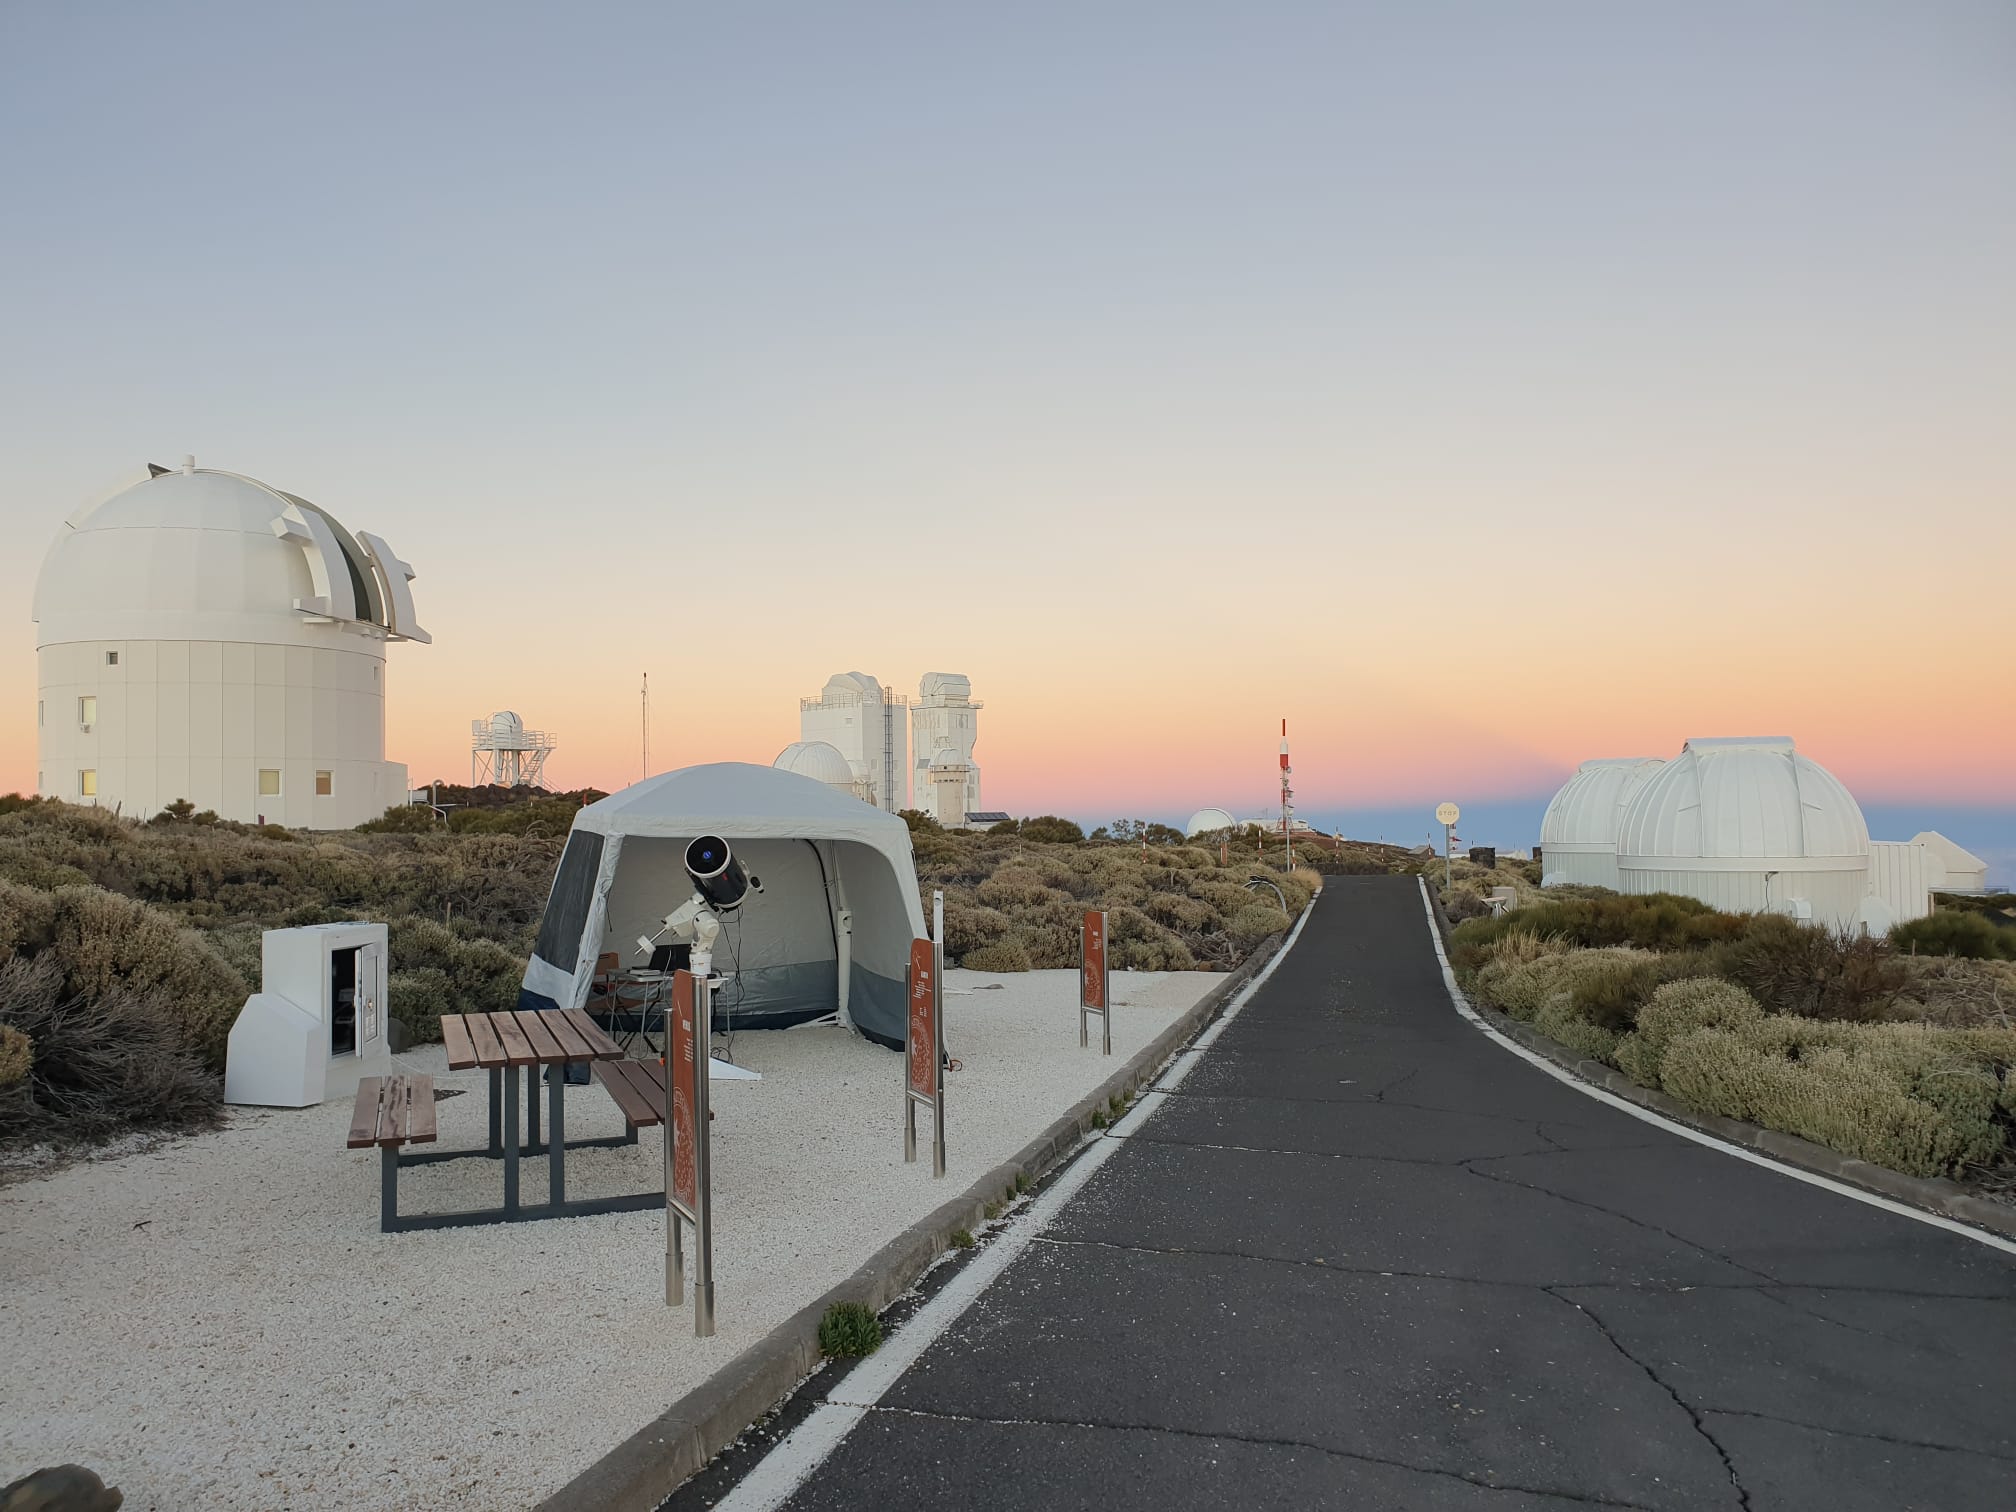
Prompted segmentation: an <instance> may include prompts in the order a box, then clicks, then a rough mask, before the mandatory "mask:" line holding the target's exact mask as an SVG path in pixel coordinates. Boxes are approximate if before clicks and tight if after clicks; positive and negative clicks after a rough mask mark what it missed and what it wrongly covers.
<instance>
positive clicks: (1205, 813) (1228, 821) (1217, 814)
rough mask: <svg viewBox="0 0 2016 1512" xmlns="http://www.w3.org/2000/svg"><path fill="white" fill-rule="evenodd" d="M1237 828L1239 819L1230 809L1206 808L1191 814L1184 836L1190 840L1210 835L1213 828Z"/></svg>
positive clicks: (1184, 827)
mask: <svg viewBox="0 0 2016 1512" xmlns="http://www.w3.org/2000/svg"><path fill="white" fill-rule="evenodd" d="M1275 827H1276V828H1277V829H1278V828H1279V827H1280V826H1279V825H1278V824H1277V825H1276V826H1275ZM1237 828H1239V821H1238V820H1237V819H1234V818H1233V817H1232V814H1231V811H1230V810H1229V809H1221V808H1204V809H1199V810H1197V812H1196V813H1194V814H1192V815H1191V816H1190V819H1189V822H1188V823H1186V824H1185V825H1184V826H1183V837H1184V839H1186V840H1189V839H1195V838H1196V837H1197V836H1198V835H1208V834H1210V833H1211V832H1212V831H1213V830H1236V829H1237Z"/></svg>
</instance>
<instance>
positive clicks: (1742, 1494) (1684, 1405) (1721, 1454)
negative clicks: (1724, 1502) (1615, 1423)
mask: <svg viewBox="0 0 2016 1512" xmlns="http://www.w3.org/2000/svg"><path fill="white" fill-rule="evenodd" d="M1540 1290H1542V1291H1544V1292H1546V1293H1547V1295H1548V1296H1550V1297H1553V1298H1554V1299H1555V1300H1556V1301H1557V1302H1565V1303H1567V1304H1568V1305H1569V1306H1570V1307H1572V1308H1574V1309H1575V1310H1576V1311H1577V1312H1579V1313H1580V1314H1582V1316H1583V1317H1585V1318H1587V1319H1588V1320H1589V1321H1590V1322H1591V1323H1593V1324H1595V1325H1596V1329H1597V1332H1599V1333H1601V1334H1602V1335H1603V1337H1604V1338H1606V1339H1608V1340H1609V1341H1610V1347H1611V1348H1612V1349H1614V1350H1616V1351H1617V1353H1618V1354H1620V1355H1622V1356H1623V1357H1624V1358H1625V1359H1627V1360H1629V1361H1630V1362H1631V1363H1632V1364H1633V1365H1636V1366H1637V1367H1638V1368H1639V1369H1640V1370H1642V1371H1644V1372H1645V1378H1646V1379H1647V1380H1648V1381H1650V1382H1651V1383H1652V1384H1653V1385H1654V1386H1657V1387H1658V1388H1659V1389H1660V1390H1661V1391H1663V1392H1665V1393H1666V1395H1667V1396H1669V1397H1671V1398H1672V1399H1673V1405H1674V1406H1676V1407H1678V1408H1679V1409H1680V1410H1681V1411H1682V1412H1684V1413H1686V1414H1687V1421H1688V1422H1690V1423H1692V1424H1693V1425H1694V1431H1695V1432H1696V1433H1698V1434H1700V1435H1701V1437H1702V1438H1703V1439H1705V1440H1706V1441H1707V1443H1708V1447H1709V1448H1710V1449H1713V1450H1714V1451H1715V1457H1716V1458H1717V1459H1719V1460H1721V1461H1722V1468H1723V1469H1724V1470H1725V1471H1727V1472H1728V1475H1729V1484H1730V1486H1731V1487H1733V1488H1734V1489H1735V1492H1736V1504H1737V1506H1739V1507H1743V1508H1746V1509H1747V1508H1748V1507H1749V1505H1750V1491H1749V1488H1748V1487H1746V1486H1745V1485H1744V1484H1743V1477H1742V1476H1740V1475H1738V1474H1737V1473H1736V1462H1735V1461H1734V1460H1733V1459H1731V1458H1730V1457H1729V1451H1728V1450H1727V1449H1724V1448H1723V1447H1722V1441H1721V1440H1720V1439H1718V1438H1716V1437H1715V1435H1714V1434H1712V1433H1710V1432H1709V1431H1708V1425H1707V1424H1706V1423H1704V1422H1703V1421H1702V1420H1701V1414H1700V1412H1699V1411H1697V1410H1696V1409H1695V1407H1694V1404H1693V1403H1691V1402H1689V1401H1688V1400H1687V1399H1686V1398H1685V1397H1683V1396H1682V1395H1680V1392H1679V1391H1678V1389H1677V1388H1675V1387H1674V1385H1673V1384H1672V1383H1671V1382H1670V1381H1668V1380H1666V1379H1665V1378H1664V1377H1663V1376H1661V1375H1660V1374H1659V1372H1658V1371H1656V1370H1654V1369H1653V1368H1652V1366H1651V1365H1650V1364H1649V1363H1648V1362H1647V1361H1645V1360H1641V1359H1640V1358H1639V1357H1638V1356H1637V1355H1635V1354H1633V1353H1632V1352H1631V1351H1630V1350H1629V1349H1626V1348H1625V1347H1624V1341H1623V1340H1622V1339H1620V1338H1618V1337H1617V1335H1616V1333H1615V1332H1614V1331H1613V1330H1612V1329H1611V1327H1610V1325H1609V1324H1608V1323H1605V1322H1604V1321H1603V1319H1602V1317H1601V1315H1599V1314H1598V1313H1596V1312H1595V1311H1593V1310H1592V1309H1590V1308H1587V1307H1584V1306H1583V1305H1582V1304H1581V1303H1580V1302H1577V1301H1576V1300H1575V1299H1574V1298H1573V1297H1567V1296H1563V1295H1562V1294H1561V1292H1559V1291H1557V1290H1555V1289H1554V1288H1553V1287H1551V1286H1543V1287H1541V1288H1540Z"/></svg>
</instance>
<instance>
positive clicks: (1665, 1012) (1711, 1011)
mask: <svg viewBox="0 0 2016 1512" xmlns="http://www.w3.org/2000/svg"><path fill="white" fill-rule="evenodd" d="M1763 1013H1764V1010H1763V1009H1762V1008H1759V1007H1758V1006H1757V1000H1756V999H1755V998H1753V997H1752V996H1750V994H1749V993H1747V992H1745V991H1744V990H1743V989H1742V988H1741V987H1738V986H1737V985H1736V984H1735V983H1733V982H1724V981H1721V980H1718V979H1717V978H1714V977H1688V978H1685V979H1683V980H1681V981H1677V982H1667V983H1666V984H1665V985H1663V986H1661V987H1660V988H1658V989H1657V990H1656V991H1655V992H1653V994H1652V1000H1651V1001H1650V1002H1648V1003H1647V1004H1646V1005H1645V1006H1644V1007H1643V1008H1641V1009H1639V1010H1638V1024H1637V1027H1636V1029H1634V1030H1633V1031H1632V1032H1631V1033H1630V1034H1627V1035H1626V1036H1624V1039H1623V1041H1622V1042H1621V1043H1620V1044H1619V1045H1618V1046H1617V1052H1616V1057H1615V1059H1616V1062H1617V1065H1618V1067H1619V1068H1620V1069H1621V1070H1622V1071H1623V1072H1624V1074H1625V1075H1627V1076H1629V1077H1630V1078H1631V1079H1632V1080H1633V1081H1635V1082H1637V1083H1638V1085H1639V1086H1641V1087H1657V1086H1659V1085H1660V1081H1659V1068H1660V1065H1661V1063H1662V1062H1663V1061H1664V1059H1665V1057H1666V1051H1667V1050H1668V1049H1669V1048H1670V1047H1671V1046H1672V1044H1673V1042H1674V1041H1675V1040H1677V1039H1679V1038H1680V1036H1682V1035H1683V1034H1691V1033H1693V1032H1694V1031H1695V1030H1696V1029H1711V1028H1712V1029H1730V1028H1734V1027H1736V1026H1737V1025H1739V1024H1746V1023H1749V1022H1750V1021H1751V1020H1753V1019H1757V1018H1761V1017H1762V1016H1763Z"/></svg>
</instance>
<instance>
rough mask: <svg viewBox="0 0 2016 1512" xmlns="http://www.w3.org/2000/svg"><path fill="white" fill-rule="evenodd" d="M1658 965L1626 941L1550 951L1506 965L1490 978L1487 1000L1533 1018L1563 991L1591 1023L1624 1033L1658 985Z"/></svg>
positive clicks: (1506, 1009)
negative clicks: (1602, 946) (1624, 943)
mask: <svg viewBox="0 0 2016 1512" xmlns="http://www.w3.org/2000/svg"><path fill="white" fill-rule="evenodd" d="M1494 943H1495V942H1494ZM1658 964H1659V963H1658V957H1657V956H1655V955H1654V954H1652V953H1651V952H1650V951H1645V950H1633V949H1630V948H1629V947H1626V946H1615V947H1612V948H1609V949H1604V950H1573V951H1566V952H1560V953H1550V954H1546V955H1542V956H1540V957H1538V958H1537V959H1535V960H1531V961H1528V962H1526V963H1525V964H1523V965H1517V966H1512V967H1509V968H1507V969H1505V970H1503V971H1502V972H1501V973H1500V974H1498V975H1497V976H1496V977H1495V979H1494V980H1493V981H1492V982H1491V985H1490V997H1489V998H1488V1001H1489V1002H1491V1004H1492V1006H1494V1007H1497V1008H1500V1009H1503V1010H1504V1011H1505V1012H1506V1013H1508V1014H1510V1015H1511V1016H1512V1017H1513V1018H1518V1019H1526V1020H1528V1021H1531V1020H1533V1019H1534V1018H1535V1017H1536V1016H1537V1015H1538V1014H1539V1012H1540V1010H1541V1008H1543V1007H1544V1006H1545V1005H1546V1003H1547V1000H1548V999H1549V998H1551V997H1553V996H1554V995H1555V994H1557V993H1561V994H1565V995H1566V996H1567V997H1568V998H1569V999H1570V1000H1571V1002H1572V1003H1573V1005H1574V1006H1575V1007H1576V1008H1577V1010H1578V1011H1580V1012H1581V1013H1582V1015H1583V1017H1584V1018H1586V1019H1587V1020H1588V1021H1589V1022H1590V1023H1592V1024H1596V1025H1598V1026H1600V1027H1602V1028H1605V1029H1608V1030H1610V1031H1611V1032H1612V1033H1622V1032H1623V1031H1624V1030H1626V1029H1628V1028H1629V1027H1630V1020H1631V1018H1632V1016H1634V1015H1635V1013H1636V1011H1637V1007H1638V1005H1639V1004H1641V1003H1643V1002H1644V1001H1645V1000H1646V999H1648V998H1650V997H1651V995H1652V990H1653V988H1654V987H1655V986H1657V973H1658Z"/></svg>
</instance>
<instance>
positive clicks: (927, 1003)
mask: <svg viewBox="0 0 2016 1512" xmlns="http://www.w3.org/2000/svg"><path fill="white" fill-rule="evenodd" d="M937 1010H938V965H937V961H936V960H935V959H934V957H933V954H932V949H931V942H930V941H929V940H912V941H911V942H910V1046H909V1052H910V1090H911V1091H912V1092H913V1093H915V1094H916V1095H917V1096H918V1097H922V1098H925V1099H926V1100H930V1099H935V1098H936V1097H937V1096H938V1011H937Z"/></svg>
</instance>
